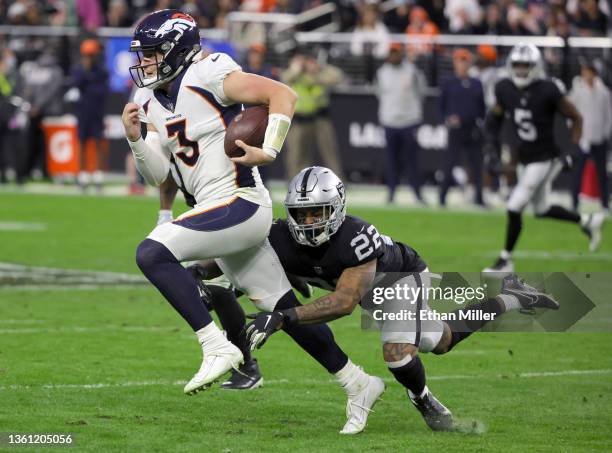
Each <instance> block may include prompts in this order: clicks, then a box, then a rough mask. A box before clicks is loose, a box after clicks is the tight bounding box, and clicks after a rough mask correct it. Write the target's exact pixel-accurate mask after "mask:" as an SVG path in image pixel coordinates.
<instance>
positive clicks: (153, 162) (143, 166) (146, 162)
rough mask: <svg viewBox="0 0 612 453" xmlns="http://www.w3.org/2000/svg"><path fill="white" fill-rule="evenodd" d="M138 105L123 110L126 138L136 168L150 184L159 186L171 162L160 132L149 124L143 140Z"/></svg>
mask: <svg viewBox="0 0 612 453" xmlns="http://www.w3.org/2000/svg"><path fill="white" fill-rule="evenodd" d="M139 108H140V107H139V106H138V104H135V103H133V102H128V103H127V104H126V105H125V108H124V109H123V114H122V115H121V120H122V121H123V127H124V128H125V137H126V138H127V141H128V144H129V145H130V148H131V149H132V154H133V156H134V162H135V163H136V168H137V169H138V171H139V172H140V174H141V175H142V177H143V178H144V179H145V181H147V182H148V183H149V184H151V185H154V186H159V185H160V184H161V183H162V182H164V180H165V179H166V177H167V176H168V172H169V171H170V161H169V160H168V157H167V156H166V155H165V154H164V152H163V150H162V145H161V141H160V139H159V132H157V129H155V127H154V126H153V125H152V124H151V123H148V124H147V138H146V140H143V138H142V135H141V134H140V119H139V118H138V109H139Z"/></svg>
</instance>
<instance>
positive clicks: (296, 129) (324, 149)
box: [285, 115, 344, 179]
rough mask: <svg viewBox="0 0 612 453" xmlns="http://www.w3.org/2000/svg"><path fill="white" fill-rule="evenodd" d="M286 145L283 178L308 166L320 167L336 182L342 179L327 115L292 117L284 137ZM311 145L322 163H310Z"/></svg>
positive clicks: (292, 175)
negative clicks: (334, 175)
mask: <svg viewBox="0 0 612 453" xmlns="http://www.w3.org/2000/svg"><path fill="white" fill-rule="evenodd" d="M287 145H288V149H287V150H286V151H285V168H286V171H287V178H289V179H291V178H293V177H294V176H295V175H297V174H298V173H299V172H300V171H301V170H302V169H303V168H305V167H308V166H311V165H324V166H326V167H327V168H329V169H330V170H331V171H333V172H334V173H336V175H338V177H339V178H340V179H343V178H344V175H343V172H342V164H341V162H340V151H339V150H338V143H337V141H336V133H335V131H334V128H333V125H332V122H331V119H330V118H329V116H327V115H318V116H316V117H315V118H312V119H303V118H299V117H298V118H296V117H294V118H293V121H292V122H291V128H290V129H289V135H288V136H287ZM315 145H316V147H317V149H318V151H319V154H320V156H321V159H322V161H323V162H314V157H313V147H314V146H315Z"/></svg>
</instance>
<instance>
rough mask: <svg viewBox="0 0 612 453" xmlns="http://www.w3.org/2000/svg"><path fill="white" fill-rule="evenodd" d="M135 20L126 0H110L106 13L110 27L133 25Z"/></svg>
mask: <svg viewBox="0 0 612 453" xmlns="http://www.w3.org/2000/svg"><path fill="white" fill-rule="evenodd" d="M133 22H134V21H133V20H132V18H131V17H130V15H129V11H128V7H127V3H126V2H125V0H111V1H110V3H109V4H108V13H107V14H106V24H107V25H108V26H109V27H131V26H132V24H133Z"/></svg>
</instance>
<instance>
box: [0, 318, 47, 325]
mask: <svg viewBox="0 0 612 453" xmlns="http://www.w3.org/2000/svg"><path fill="white" fill-rule="evenodd" d="M44 323H45V321H43V320H42V319H0V325H1V324H44Z"/></svg>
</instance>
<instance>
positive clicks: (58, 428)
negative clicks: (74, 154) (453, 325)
mask: <svg viewBox="0 0 612 453" xmlns="http://www.w3.org/2000/svg"><path fill="white" fill-rule="evenodd" d="M0 200H1V205H2V210H1V211H0V224H1V222H17V221H18V222H35V223H43V224H44V225H45V226H46V229H45V230H43V231H27V230H23V231H0V244H1V245H0V262H4V263H6V262H11V263H22V264H28V265H35V266H47V267H57V268H71V269H87V270H101V271H117V272H126V273H133V274H137V273H138V270H137V268H136V266H135V264H134V250H135V247H136V245H137V244H138V242H139V241H140V240H141V239H142V238H143V237H144V236H145V235H146V234H147V233H148V231H149V230H150V229H151V228H152V224H153V223H154V222H155V215H156V209H157V208H156V202H155V201H154V200H152V199H126V198H105V197H66V196H40V195H38V196H34V195H25V194H24V195H20V194H6V193H3V194H0ZM278 213H279V214H280V210H279V211H278ZM351 213H353V214H356V215H360V216H363V217H365V218H367V219H368V220H370V221H371V222H373V223H375V224H376V225H377V227H378V229H379V230H380V231H381V233H385V234H389V235H391V236H393V237H394V238H397V239H401V240H403V241H405V242H407V243H409V244H411V245H412V246H413V247H415V248H416V249H417V250H419V252H420V253H421V255H423V257H424V258H425V259H426V261H427V262H428V264H429V266H430V268H431V269H434V270H437V271H449V270H461V271H478V270H479V269H481V268H482V267H483V266H485V265H487V264H490V261H491V259H492V257H493V256H494V255H495V253H496V251H497V250H498V248H499V244H500V242H501V240H502V232H503V227H504V217H503V215H502V214H501V213H497V212H490V213H489V212H487V213H466V212H464V213H458V212H447V211H435V210H431V211H428V210H388V209H357V208H356V209H351ZM525 230H526V231H528V233H527V234H525V235H524V237H522V238H521V242H520V244H519V248H520V250H524V251H529V253H525V254H524V255H521V256H522V257H521V258H519V260H518V262H517V265H518V266H519V268H520V269H521V270H524V271H582V272H584V271H588V272H597V271H609V270H610V267H611V262H612V241H610V240H608V241H607V242H605V243H604V244H603V247H602V250H601V251H600V252H598V253H596V254H592V255H589V254H587V253H585V249H586V240H585V238H584V237H583V236H582V235H581V234H580V233H579V232H577V231H576V228H575V226H572V225H563V224H558V223H556V224H554V223H552V222H547V221H535V220H532V219H526V221H525ZM606 233H608V236H610V235H612V229H611V228H610V227H607V229H606ZM608 322H609V319H608ZM332 328H333V330H334V333H335V335H336V338H337V340H338V342H339V344H340V345H341V346H342V347H343V348H344V349H345V350H346V352H347V353H348V354H349V355H350V356H351V358H352V359H353V361H354V362H356V363H359V364H361V365H363V366H364V368H365V369H366V370H367V371H369V372H370V373H374V374H378V375H380V376H383V377H385V379H386V382H387V384H388V388H387V391H386V393H385V395H384V397H383V400H382V401H381V402H379V403H378V405H377V406H376V408H375V412H374V413H373V414H372V415H371V417H370V421H369V424H368V428H367V430H366V431H365V432H364V433H363V434H361V435H359V436H355V437H343V436H340V435H339V434H338V430H339V429H340V428H341V427H342V425H343V423H344V403H345V399H344V393H343V391H342V390H341V389H340V388H339V387H338V386H337V384H335V383H334V382H333V381H332V380H330V376H329V375H328V374H327V373H326V372H325V371H323V370H322V369H321V368H320V367H318V366H317V365H316V364H315V363H314V362H313V361H312V360H310V359H309V358H308V357H307V356H305V355H304V353H302V352H301V351H300V350H299V349H298V348H297V347H296V346H295V345H294V344H293V343H292V342H291V341H290V340H289V339H288V338H286V337H284V336H283V334H278V335H277V336H275V337H274V338H272V339H271V340H270V342H269V343H268V344H267V345H266V347H265V348H263V349H262V350H261V351H259V352H258V354H257V356H258V359H259V361H260V365H261V368H262V371H263V373H264V376H265V379H266V380H267V384H265V385H264V388H262V389H260V390H257V391H254V392H247V393H244V392H239V393H236V392H227V391H222V390H220V389H219V388H213V389H211V390H210V391H207V392H203V393H200V394H198V395H196V396H194V397H187V396H184V395H183V394H182V385H181V382H182V381H185V380H186V379H188V378H190V377H191V376H192V374H193V372H195V371H196V369H197V367H198V366H199V364H200V358H201V357H200V350H199V347H198V345H197V343H196V342H195V341H194V339H193V336H192V333H191V332H190V331H189V328H188V327H187V326H186V325H185V324H184V323H183V322H182V321H181V320H180V319H179V317H178V316H177V315H176V314H175V313H174V311H173V310H172V309H171V308H170V307H169V305H168V304H167V303H166V302H165V301H164V300H163V299H162V297H161V296H160V295H159V294H158V293H157V292H156V291H155V290H153V289H152V288H150V287H148V286H142V287H129V288H128V287H99V288H91V287H64V288H55V289H50V288H43V287H35V286H31V287H27V288H23V287H22V288H14V287H13V288H9V287H3V288H1V289H0V432H70V433H74V436H75V448H77V450H83V451H119V450H121V451H143V450H147V451H164V452H165V451H206V452H208V451H211V452H220V451H232V452H243V451H245V452H246V451H311V452H312V451H385V452H386V451H440V450H452V451H490V450H498V451H596V450H599V451H606V450H608V451H609V449H610V445H611V444H612V434H611V433H610V430H609V427H610V426H612V396H611V393H610V390H611V386H612V359H611V357H612V354H611V353H612V346H611V344H612V342H611V340H612V335H611V334H610V333H588V332H579V333H577V332H574V333H556V334H550V333H549V334H541V333H540V334H537V333H496V334H493V333H482V334H476V335H473V336H472V337H471V338H470V339H469V340H468V341H466V342H464V343H463V344H461V345H459V346H458V347H457V348H456V349H455V350H453V352H452V353H450V354H448V355H446V356H433V355H425V356H424V358H423V360H424V363H425V366H426V368H427V371H428V376H429V378H430V380H429V385H430V388H431V389H432V390H433V391H434V392H435V393H436V394H437V395H438V396H439V397H440V398H441V399H442V400H443V401H444V402H445V403H446V404H447V405H448V406H449V407H450V408H451V409H452V410H453V411H454V413H455V415H456V416H457V417H458V418H459V419H461V420H462V421H464V422H465V423H466V425H467V426H471V422H472V421H477V422H478V424H477V426H478V427H480V426H481V425H482V426H484V429H482V430H480V431H481V432H480V433H479V434H473V433H472V434H465V433H445V434H439V433H438V434H434V433H432V432H430V431H429V430H428V429H427V427H426V426H425V425H424V423H423V421H422V420H421V419H420V417H419V416H418V414H417V412H416V411H415V410H414V409H413V408H412V407H410V405H409V404H408V402H407V399H406V397H405V394H404V393H403V391H402V388H401V387H400V386H399V385H398V384H396V383H394V382H393V380H392V379H391V375H390V374H389V373H388V372H387V371H386V369H385V366H384V363H383V362H382V360H381V357H380V356H381V354H380V343H379V340H378V335H377V334H376V333H375V332H363V331H361V330H360V328H359V314H358V313H355V314H353V316H351V317H349V318H344V319H342V320H338V321H336V322H334V323H333V324H332ZM608 330H609V329H608ZM530 373H531V374H530ZM0 448H2V447H0ZM12 450H13V449H11V451H12ZM36 450H37V451H38V450H40V448H37V449H36ZM23 451H27V449H23Z"/></svg>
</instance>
